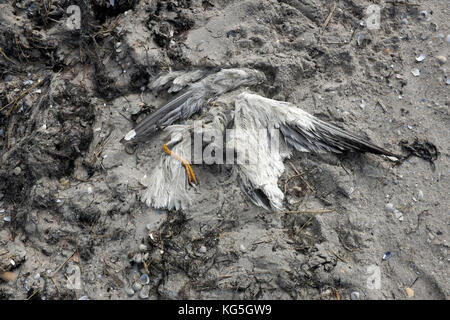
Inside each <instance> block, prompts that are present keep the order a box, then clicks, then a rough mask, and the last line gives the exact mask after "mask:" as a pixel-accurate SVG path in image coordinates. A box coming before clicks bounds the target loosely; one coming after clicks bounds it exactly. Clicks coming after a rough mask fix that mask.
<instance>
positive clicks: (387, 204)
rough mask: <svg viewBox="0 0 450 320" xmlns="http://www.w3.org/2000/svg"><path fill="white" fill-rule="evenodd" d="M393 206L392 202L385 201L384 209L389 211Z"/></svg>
mask: <svg viewBox="0 0 450 320" xmlns="http://www.w3.org/2000/svg"><path fill="white" fill-rule="evenodd" d="M393 208H394V205H393V204H392V203H386V205H385V206H384V210H386V211H387V212H391V211H392V209H393Z"/></svg>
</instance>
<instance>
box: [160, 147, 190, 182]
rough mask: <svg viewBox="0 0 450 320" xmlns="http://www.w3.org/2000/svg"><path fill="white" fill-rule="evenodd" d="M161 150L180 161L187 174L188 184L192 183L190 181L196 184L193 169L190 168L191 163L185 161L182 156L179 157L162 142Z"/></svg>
mask: <svg viewBox="0 0 450 320" xmlns="http://www.w3.org/2000/svg"><path fill="white" fill-rule="evenodd" d="M163 150H164V152H165V153H167V154H168V155H171V156H172V157H174V158H175V159H177V160H178V161H180V162H181V164H182V165H183V167H184V168H185V169H186V174H187V176H188V181H189V184H192V182H194V183H195V184H197V178H196V177H195V174H194V170H192V168H191V165H190V164H189V162H187V161H186V160H184V159H183V158H182V157H180V156H179V155H177V154H176V153H174V152H172V151H171V150H170V149H169V148H168V147H167V144H163Z"/></svg>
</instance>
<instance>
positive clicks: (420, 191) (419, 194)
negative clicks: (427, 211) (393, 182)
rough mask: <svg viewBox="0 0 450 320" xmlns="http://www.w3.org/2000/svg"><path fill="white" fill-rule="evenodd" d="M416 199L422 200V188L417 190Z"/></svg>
mask: <svg viewBox="0 0 450 320" xmlns="http://www.w3.org/2000/svg"><path fill="white" fill-rule="evenodd" d="M417 199H419V200H423V191H422V190H419V192H418V193H417Z"/></svg>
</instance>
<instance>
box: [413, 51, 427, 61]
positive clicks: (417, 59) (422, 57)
mask: <svg viewBox="0 0 450 320" xmlns="http://www.w3.org/2000/svg"><path fill="white" fill-rule="evenodd" d="M426 57H427V56H426V55H424V54H423V53H421V54H420V56H418V57H417V58H416V61H417V62H422V61H423V60H425V58H426Z"/></svg>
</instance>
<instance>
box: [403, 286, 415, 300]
mask: <svg viewBox="0 0 450 320" xmlns="http://www.w3.org/2000/svg"><path fill="white" fill-rule="evenodd" d="M405 291H406V294H407V295H408V297H410V298H412V297H414V290H413V289H411V288H406V290H405Z"/></svg>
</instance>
